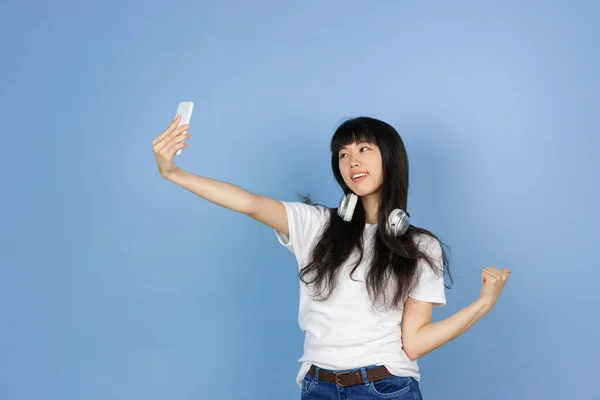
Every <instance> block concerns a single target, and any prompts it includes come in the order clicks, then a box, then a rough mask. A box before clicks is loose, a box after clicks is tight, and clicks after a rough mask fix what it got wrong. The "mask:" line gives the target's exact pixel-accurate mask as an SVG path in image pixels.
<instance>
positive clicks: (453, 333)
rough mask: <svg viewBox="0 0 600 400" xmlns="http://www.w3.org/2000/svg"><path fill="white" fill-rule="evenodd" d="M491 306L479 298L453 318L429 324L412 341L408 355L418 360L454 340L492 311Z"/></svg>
mask: <svg viewBox="0 0 600 400" xmlns="http://www.w3.org/2000/svg"><path fill="white" fill-rule="evenodd" d="M491 308H492V307H491V305H490V304H489V303H488V302H486V301H485V300H484V299H482V298H479V299H477V301H475V302H474V303H472V304H470V305H469V306H467V307H465V308H463V309H462V310H460V311H458V312H457V313H455V314H453V315H452V316H450V317H448V318H445V319H443V320H441V321H437V322H434V323H430V324H427V325H425V326H423V327H422V328H421V329H419V331H417V332H416V334H415V335H414V337H412V338H411V340H410V347H409V348H407V351H406V353H407V355H409V357H410V358H411V359H417V358H420V357H422V356H424V355H425V354H427V353H429V352H431V351H433V350H435V349H437V348H438V347H441V346H443V345H444V344H446V343H448V342H450V341H451V340H454V339H455V338H457V337H458V336H460V335H462V334H463V333H464V332H466V331H467V329H469V328H470V327H471V326H472V325H473V324H474V323H475V322H477V321H478V320H479V319H481V318H482V317H483V316H484V315H485V314H487V313H488V312H489V311H490V310H491Z"/></svg>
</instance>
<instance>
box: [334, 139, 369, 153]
mask: <svg viewBox="0 0 600 400" xmlns="http://www.w3.org/2000/svg"><path fill="white" fill-rule="evenodd" d="M354 144H369V142H365V141H362V142H354ZM347 147H348V145H345V146H342V147H341V148H340V151H341V150H344V149H345V148H347Z"/></svg>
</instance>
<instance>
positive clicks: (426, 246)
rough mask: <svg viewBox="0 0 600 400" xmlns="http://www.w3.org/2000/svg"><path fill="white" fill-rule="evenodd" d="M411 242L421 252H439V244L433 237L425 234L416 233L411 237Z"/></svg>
mask: <svg viewBox="0 0 600 400" xmlns="http://www.w3.org/2000/svg"><path fill="white" fill-rule="evenodd" d="M413 242H414V243H415V246H417V247H418V248H419V249H420V250H421V251H423V252H427V253H429V254H431V253H437V252H438V251H439V250H441V244H440V242H439V241H438V240H437V239H436V238H435V237H433V236H431V235H428V234H425V233H417V234H415V235H414V236H413Z"/></svg>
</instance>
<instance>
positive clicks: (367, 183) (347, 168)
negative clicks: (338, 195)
mask: <svg viewBox="0 0 600 400" xmlns="http://www.w3.org/2000/svg"><path fill="white" fill-rule="evenodd" d="M338 161H339V168H340V173H341V174H342V177H343V178H344V182H346V185H348V187H349V188H350V190H352V191H353V192H354V193H356V194H357V195H358V196H361V197H364V196H368V195H372V194H375V193H378V192H379V189H380V188H381V185H382V184H383V170H382V162H381V153H380V152H379V147H377V145H376V144H375V143H367V142H361V143H352V144H349V145H347V146H345V147H342V149H341V150H340V152H339V154H338Z"/></svg>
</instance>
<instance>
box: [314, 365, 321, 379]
mask: <svg viewBox="0 0 600 400" xmlns="http://www.w3.org/2000/svg"><path fill="white" fill-rule="evenodd" d="M320 369H321V368H319V367H317V366H316V365H315V379H316V380H317V383H318V382H319V370H320Z"/></svg>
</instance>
